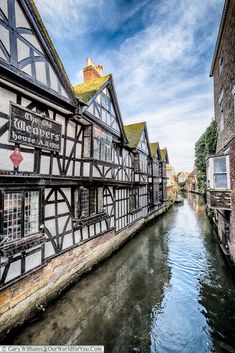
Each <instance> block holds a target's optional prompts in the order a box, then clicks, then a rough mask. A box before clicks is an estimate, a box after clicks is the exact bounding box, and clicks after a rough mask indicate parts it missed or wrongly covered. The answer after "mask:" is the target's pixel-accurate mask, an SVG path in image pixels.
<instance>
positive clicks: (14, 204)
mask: <svg viewBox="0 0 235 353" xmlns="http://www.w3.org/2000/svg"><path fill="white" fill-rule="evenodd" d="M21 207H22V193H14V194H4V220H3V235H4V237H5V238H8V241H11V240H15V239H18V238H20V237H21V218H22V214H21Z"/></svg>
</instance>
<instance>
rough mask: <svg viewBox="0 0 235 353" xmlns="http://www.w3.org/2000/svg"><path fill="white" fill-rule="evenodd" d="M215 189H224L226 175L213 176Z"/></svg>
mask: <svg viewBox="0 0 235 353" xmlns="http://www.w3.org/2000/svg"><path fill="white" fill-rule="evenodd" d="M214 181H215V188H216V189H226V188H227V187H228V186H227V174H215V175H214Z"/></svg>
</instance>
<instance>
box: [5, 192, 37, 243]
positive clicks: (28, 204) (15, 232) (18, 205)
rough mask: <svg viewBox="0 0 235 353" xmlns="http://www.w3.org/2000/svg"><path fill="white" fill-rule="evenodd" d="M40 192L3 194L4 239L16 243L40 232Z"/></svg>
mask: <svg viewBox="0 0 235 353" xmlns="http://www.w3.org/2000/svg"><path fill="white" fill-rule="evenodd" d="M39 200H40V191H36V190H29V191H21V190H19V191H14V192H8V191H7V192H3V225H2V228H3V237H4V238H5V239H6V241H14V240H17V239H20V238H22V237H25V236H29V235H32V234H35V233H37V232H39V225H40V224H39V223H40V207H39Z"/></svg>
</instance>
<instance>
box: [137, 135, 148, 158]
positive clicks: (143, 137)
mask: <svg viewBox="0 0 235 353" xmlns="http://www.w3.org/2000/svg"><path fill="white" fill-rule="evenodd" d="M138 148H139V149H141V150H142V151H143V152H146V153H148V142H147V138H146V134H145V131H143V132H142V135H141V138H140V142H139V144H138Z"/></svg>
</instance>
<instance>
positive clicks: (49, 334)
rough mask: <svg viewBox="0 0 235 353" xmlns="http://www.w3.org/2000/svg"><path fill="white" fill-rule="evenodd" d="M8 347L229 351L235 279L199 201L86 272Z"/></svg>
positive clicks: (233, 340) (234, 327) (234, 324)
mask: <svg viewBox="0 0 235 353" xmlns="http://www.w3.org/2000/svg"><path fill="white" fill-rule="evenodd" d="M9 340H10V341H8V342H6V343H11V344H34V345H36V344H51V345H53V344H70V345H75V344H104V346H105V352H106V353H131V352H141V353H150V352H151V353H165V352H169V353H178V352H179V353H183V352H185V353H207V352H218V353H219V352H235V280H234V274H233V273H232V271H231V269H230V268H229V266H228V264H227V263H226V261H225V260H224V257H223V256H222V254H221V252H220V249H219V247H218V243H217V240H216V236H215V234H214V231H213V229H212V226H211V224H210V222H209V221H208V219H207V217H206V214H205V208H204V204H203V201H202V200H201V199H200V198H199V197H198V196H196V195H192V194H189V195H188V196H187V197H186V198H185V201H184V205H183V206H174V207H172V208H171V209H170V210H169V211H168V212H167V213H166V214H164V215H163V216H162V217H160V218H158V219H156V220H155V221H154V223H152V224H151V225H149V226H147V227H146V228H145V229H144V230H142V231H141V232H140V233H139V234H138V235H137V236H136V237H135V238H133V239H132V240H131V241H130V242H128V243H127V244H126V245H125V246H124V247H123V248H122V249H121V250H120V251H119V252H117V253H116V254H115V255H114V256H112V257H111V258H110V259H109V260H107V261H106V262H105V263H103V264H102V265H100V266H99V267H98V268H97V269H96V270H94V271H93V272H92V273H90V274H89V275H87V276H86V277H84V278H83V279H82V280H80V281H79V282H78V283H77V284H75V285H74V286H73V287H72V288H70V289H69V290H67V292H66V293H64V294H63V295H62V296H61V297H60V298H59V299H57V300H56V301H54V302H53V303H51V304H50V305H49V306H48V307H47V308H46V310H45V312H43V313H42V314H41V315H40V316H39V317H37V318H35V320H34V321H32V322H31V323H29V324H28V325H26V326H24V327H23V328H21V329H20V330H19V332H18V333H17V334H15V335H14V338H12V337H11V338H9Z"/></svg>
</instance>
